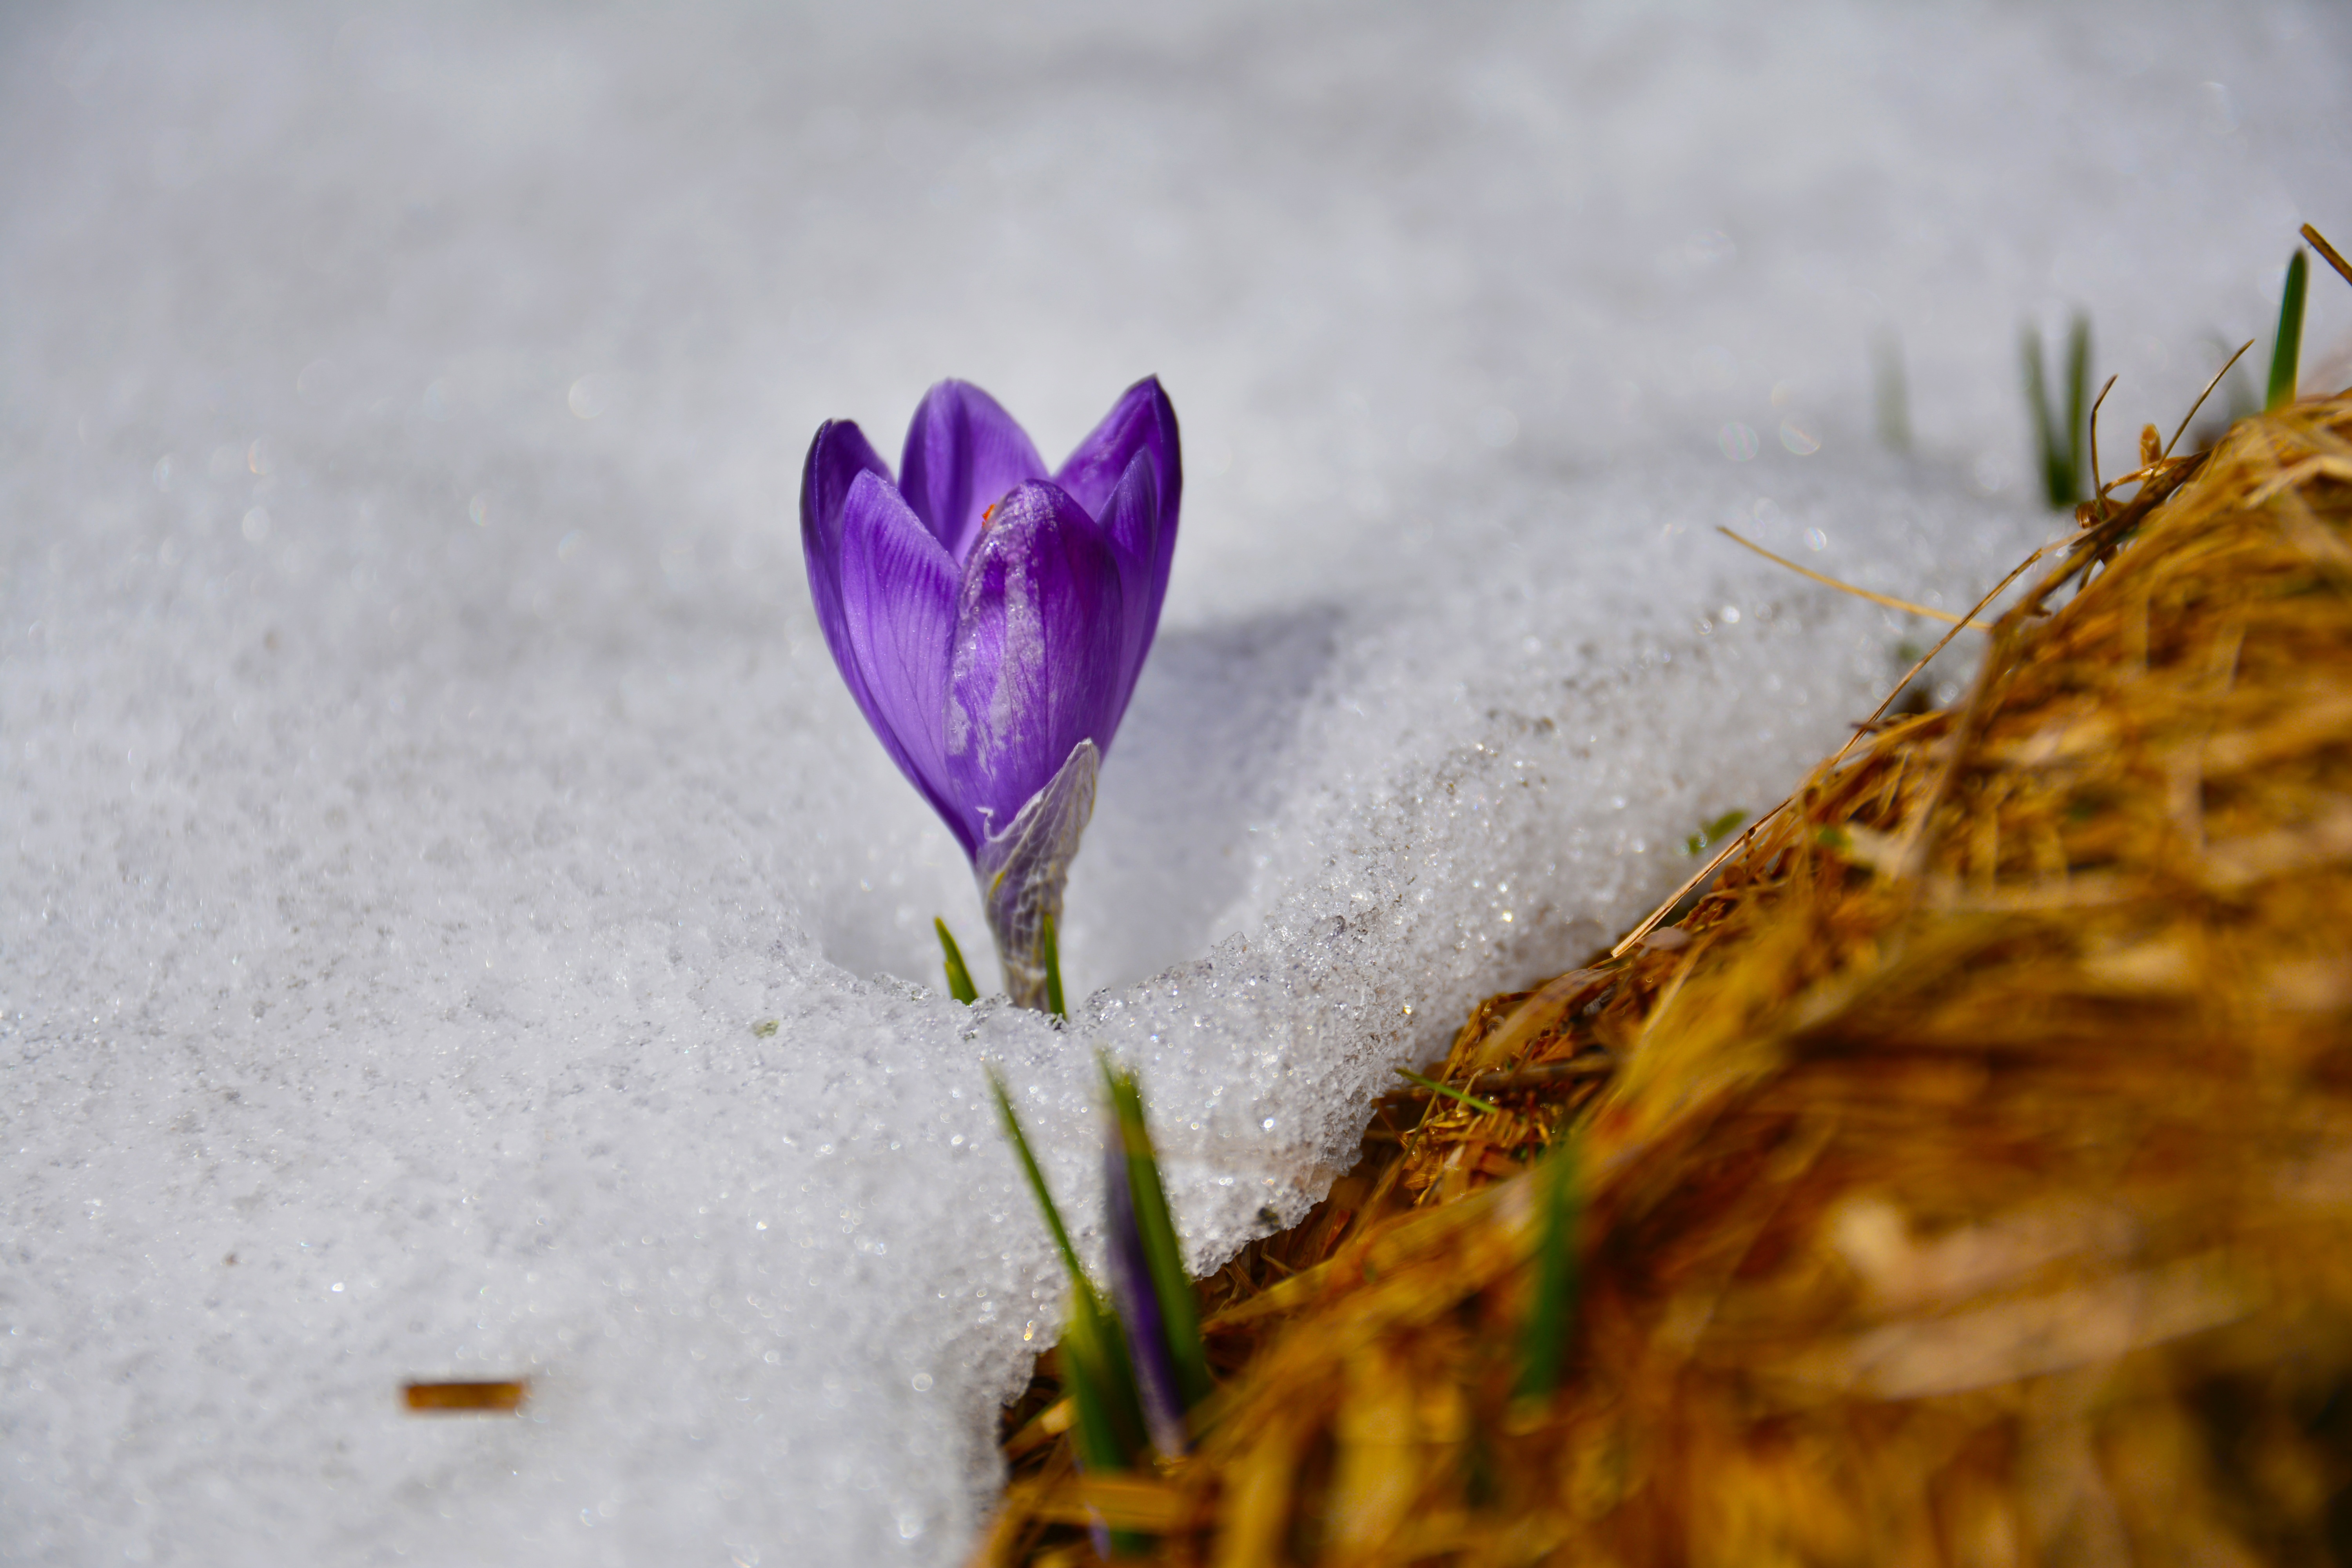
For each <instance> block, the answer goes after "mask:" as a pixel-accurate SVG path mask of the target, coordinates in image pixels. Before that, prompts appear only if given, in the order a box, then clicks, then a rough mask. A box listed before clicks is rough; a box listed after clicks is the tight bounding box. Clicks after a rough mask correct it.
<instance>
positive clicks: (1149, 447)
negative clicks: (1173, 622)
mask: <svg viewBox="0 0 2352 1568" xmlns="http://www.w3.org/2000/svg"><path fill="white" fill-rule="evenodd" d="M1138 452H1143V453H1147V454H1149V455H1150V458H1151V471H1152V474H1153V477H1154V478H1156V479H1158V480H1159V481H1160V508H1161V510H1162V511H1163V512H1164V513H1165V514H1166V519H1167V528H1168V531H1169V534H1170V538H1169V541H1168V542H1169V544H1170V545H1171V547H1173V545H1174V544H1175V538H1174V533H1175V521H1176V505H1177V502H1178V500H1181V497H1182V495H1183V491H1184V468H1183V458H1181V455H1180V448H1179V447H1178V444H1177V438H1176V410H1175V407H1174V405H1171V404H1170V403H1169V401H1168V395H1167V394H1166V393H1165V392H1162V391H1161V390H1160V378H1159V377H1158V376H1156V375H1147V376H1145V377H1144V378H1143V379H1142V380H1141V381H1139V382H1137V383H1136V384H1134V385H1133V386H1130V387H1129V388H1128V389H1127V390H1126V391H1125V392H1123V393H1121V394H1120V395H1119V399H1118V402H1117V403H1115V404H1113V405H1111V410H1110V412H1109V413H1108V414H1107V415H1105V416H1103V421H1102V423H1101V424H1099V425H1097V426H1095V427H1094V429H1093V430H1092V431H1090V432H1088V433H1087V438H1086V439H1085V440H1083V441H1081V442H1079V443H1078V445H1077V447H1076V450H1074V451H1073V452H1071V454H1070V456H1069V458H1068V460H1067V461H1066V462H1064V463H1063V465H1062V467H1061V469H1060V471H1059V472H1057V473H1055V476H1054V482H1055V484H1057V485H1059V486H1061V487H1062V488H1063V489H1066V490H1067V491H1069V493H1070V499H1071V500H1075V501H1076V502H1077V503H1078V504H1079V505H1080V506H1082V507H1084V508H1086V509H1087V516H1088V517H1100V516H1101V515H1102V514H1103V507H1104V505H1105V503H1107V502H1108V500H1110V492H1111V490H1112V489H1114V488H1116V487H1117V486H1118V482H1119V480H1121V479H1124V478H1126V477H1127V470H1128V466H1129V464H1131V463H1133V462H1134V461H1135V455H1136V454H1137V453H1138ZM1156 560H1157V558H1155V563H1156Z"/></svg>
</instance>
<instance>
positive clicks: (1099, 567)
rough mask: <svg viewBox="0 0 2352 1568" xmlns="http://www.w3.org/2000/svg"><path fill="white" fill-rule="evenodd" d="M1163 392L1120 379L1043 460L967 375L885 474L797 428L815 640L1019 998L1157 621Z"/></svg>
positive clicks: (830, 424)
mask: <svg viewBox="0 0 2352 1568" xmlns="http://www.w3.org/2000/svg"><path fill="white" fill-rule="evenodd" d="M1183 483H1184V479H1183V467H1182V462H1181V458H1180V456H1179V454H1178V449H1177V437H1176V411H1175V409H1174V408H1172V407H1171V406H1170V405H1169V402H1168V395H1167V394H1165V393H1164V392H1162V391H1160V382H1159V380H1158V378H1156V377H1149V376H1147V377H1146V378H1145V379H1143V380H1142V381H1139V382H1137V383H1136V384H1134V385H1133V386H1131V387H1129V388H1128V390H1127V392H1126V393H1125V394H1124V395H1121V397H1120V398H1119V400H1118V403H1117V404H1115V405H1113V406H1112V408H1111V411H1110V413H1109V414H1108V416H1106V417H1105V418H1104V419H1103V422H1102V423H1101V424H1099V425H1097V426H1095V428H1094V430H1093V432H1092V433H1091V434H1089V435H1088V436H1087V438H1086V439H1085V440H1083V441H1081V442H1079V443H1078V446H1077V449H1076V451H1074V452H1072V453H1071V454H1070V456H1069V458H1068V460H1067V461H1066V462H1064V463H1063V464H1062V466H1061V468H1058V469H1056V470H1055V471H1054V472H1053V473H1052V474H1051V475H1050V476H1049V475H1048V474H1047V472H1046V469H1045V463H1044V461H1043V460H1042V459H1040V458H1038V456H1037V448H1036V447H1035V446H1034V444H1033V443H1032V442H1031V441H1030V439H1029V437H1028V436H1027V435H1026V434H1025V433H1024V432H1023V430H1022V428H1021V426H1019V425H1017V424H1016V423H1014V422H1013V416H1011V415H1009V414H1007V413H1005V412H1004V410H1003V408H1002V407H1000V406H999V405H997V403H996V401H995V399H993V398H992V397H990V396H989V395H988V394H986V393H984V392H982V391H981V390H980V388H978V387H976V386H973V385H971V384H968V383H965V382H961V381H943V382H941V383H940V384H938V385H937V386H934V387H932V388H931V390H930V391H929V392H928V393H926V394H924V395H923V401H922V404H921V405H920V406H919V407H918V408H917V409H916V410H915V418H914V422H913V423H912V424H911V425H910V426H908V430H907V445H906V449H905V454H904V456H903V457H902V458H901V459H900V462H899V478H898V481H897V482H896V483H894V482H893V481H892V479H891V478H890V468H889V466H888V465H887V464H886V463H885V462H883V460H882V459H881V458H880V457H878V456H877V455H876V453H875V450H874V448H873V447H872V446H871V445H870V444H869V443H868V442H867V441H866V437H865V435H864V434H863V433H862V432H861V431H859V429H858V428H857V426H856V425H855V424H853V423H851V422H850V421H848V420H845V419H835V420H828V421H826V422H825V423H824V425H821V426H818V427H817V433H816V439H815V440H814V442H812V443H811V444H810V446H809V454H808V463H807V465H806V467H805V468H803V471H802V474H801V542H802V545H803V549H804V550H805V551H806V552H807V556H808V574H809V587H810V591H811V593H812V594H813V595H814V597H815V599H816V613H817V620H818V623H819V624H820V625H822V626H824V640H825V643H826V646H827V647H831V648H832V649H833V658H834V662H835V664H836V665H838V666H840V668H841V674H842V679H845V680H846V681H847V682H848V683H849V690H850V695H851V696H853V697H855V698H856V700H857V705H858V707H859V708H861V709H863V710H865V713H866V722H868V723H870V724H872V725H873V726H874V731H875V733H876V734H877V735H879V736H880V737H881V739H882V744H883V745H884V746H885V747H886V748H887V750H888V751H889V752H890V756H891V760H892V761H894V762H896V763H898V771H899V772H901V773H905V774H906V775H907V777H908V781H909V782H911V783H912V784H914V786H915V787H916V788H917V789H919V790H920V791H921V792H922V794H923V798H924V799H926V800H928V801H929V802H930V803H931V807H932V809H933V810H935V811H937V812H938V813H939V814H940V817H941V818H942V819H943V820H944V821H945V822H946V823H947V825H948V827H949V830H950V832H952V833H954V835H955V836H956V841H957V842H958V843H960V844H961V845H962V846H963V848H964V853H965V854H967V855H969V856H971V859H972V868H973V871H974V874H975V875H976V876H977V877H978V878H979V880H980V889H981V901H982V906H983V907H984V909H985V910H986V911H987V915H988V924H989V930H990V931H991V933H992V935H993V936H994V937H995V938H996V949H997V953H998V956H999V957H1001V958H1002V959H1003V963H1004V983H1005V989H1006V990H1007V991H1008V992H1010V993H1011V994H1012V996H1013V1001H1015V1002H1016V1003H1019V1004H1021V1005H1024V1006H1032V1007H1034V1006H1041V1005H1044V998H1045V966H1044V959H1043V953H1042V949H1041V945H1040V944H1041V939H1042V935H1043V931H1044V925H1045V920H1046V919H1047V918H1049V917H1050V918H1053V919H1055V921H1057V922H1058V920H1059V917H1060V914H1061V906H1062V889H1063V886H1064V884H1065V882H1066V879H1067V878H1068V876H1069V865H1070V858H1071V857H1073V856H1074V855H1076V853H1077V848H1078V838H1079V836H1080V835H1081V834H1082V833H1084V832H1085V830H1086V826H1087V818H1088V817H1089V816H1092V815H1093V812H1094V796H1095V779H1096V774H1097V771H1098V770H1099V768H1100V766H1101V763H1102V758H1103V755H1104V753H1106V752H1108V751H1109V749H1110V742H1111V737H1112V735H1113V734H1115V733H1116V732H1117V731H1118V721H1119V719H1120V717H1121V716H1122V715H1123V714H1124V713H1125V712H1126V711H1127V700H1128V698H1129V696H1130V695H1131V694H1132V693H1133V692H1134V690H1135V678H1136V676H1137V674H1138V673H1139V671H1140V670H1141V669H1142V668H1143V656H1144V655H1145V653H1146V652H1148V651H1149V650H1150V647H1151V636H1152V633H1153V632H1154V631H1156V630H1157V629H1158V628H1159V626H1160V600H1161V599H1162V598H1163V597H1164V596H1165V595H1166V594H1167V590H1168V566H1169V561H1170V557H1171V554H1172V553H1173V552H1174V550H1175V546H1176V510H1177V503H1178V501H1179V500H1180V499H1181V494H1182V490H1183Z"/></svg>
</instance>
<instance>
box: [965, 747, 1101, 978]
mask: <svg viewBox="0 0 2352 1568" xmlns="http://www.w3.org/2000/svg"><path fill="white" fill-rule="evenodd" d="M1101 772H1102V752H1100V751H1098V750H1097V749H1096V746H1095V743H1094V742H1092V741H1080V742H1078V743H1077V744H1076V745H1075V746H1073V747H1071V748H1070V755H1069V758H1068V760H1066V762H1064V763H1062V766H1061V770H1060V771H1059V772H1057V773H1055V775H1054V777H1053V781H1052V782H1051V783H1049V784H1046V786H1045V788H1044V789H1041V790H1039V791H1038V792H1037V793H1036V794H1035V795H1031V796H1030V797H1029V799H1028V801H1027V803H1026V804H1024V805H1023V806H1022V807H1021V809H1020V810H1019V811H1018V812H1016V813H1015V814H1014V815H1013V821H1012V822H1011V824H1009V825H1008V826H1006V827H1005V829H1004V831H1003V832H1002V833H992V834H991V835H989V836H988V837H986V838H984V839H982V840H981V844H980V848H979V851H978V853H976V854H975V855H974V856H973V857H972V870H973V873H974V875H975V876H977V878H978V879H979V881H980V902H981V907H982V909H983V910H987V912H988V930H989V933H990V934H991V935H992V936H993V937H995V938H996V956H997V957H998V958H999V959H1000V960H1002V961H1003V964H1004V990H1005V994H1007V995H1009V996H1011V997H1012V998H1013V1005H1016V1006H1021V1007H1043V1006H1045V921H1047V920H1048V919H1051V920H1052V921H1054V923H1055V925H1056V926H1057V927H1058V926H1059V925H1060V924H1061V920H1062V889H1063V888H1064V887H1065V886H1066V884H1067V883H1068V881H1069V879H1070V862H1071V860H1072V859H1074V858H1076V855H1077V853H1078V840H1079V838H1080V837H1082V836H1084V834H1085V833H1086V830H1087V822H1088V820H1089V819H1091V818H1092V817H1093V816H1094V814H1095V780H1096V778H1097V776H1098V775H1099V774H1100V773H1101Z"/></svg>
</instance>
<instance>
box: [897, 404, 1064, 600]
mask: <svg viewBox="0 0 2352 1568" xmlns="http://www.w3.org/2000/svg"><path fill="white" fill-rule="evenodd" d="M898 471H899V479H898V488H899V489H901V490H903V491H905V492H906V496H907V504H908V506H911V507H913V508H914V509H915V515H916V516H917V517H919V518H921V519H922V520H923V522H924V524H925V525H926V526H928V527H929V529H930V531H931V533H932V535H933V536H934V537H936V538H937V539H938V540H939V542H940V543H941V544H942V545H944V546H946V548H947V552H948V553H949V554H950V555H952V556H954V557H955V558H956V559H957V560H958V561H962V560H964V559H965V558H966V557H968V556H969V555H971V547H972V543H973V542H974V541H975V540H977V539H978V538H979V537H980V524H981V517H982V514H983V513H984V512H986V511H987V510H988V509H989V508H990V507H991V506H992V505H994V504H995V502H996V501H997V500H999V499H1000V498H1002V497H1003V494H1004V492H1005V491H1007V490H1009V489H1012V488H1013V486H1015V485H1017V484H1020V483H1021V482H1022V481H1023V480H1024V479H1044V478H1045V459H1044V458H1040V457H1038V456H1037V448H1036V447H1035V445H1034V444H1033V443H1032V442H1031V441H1030V439H1029V435H1028V432H1026V431H1024V430H1023V429H1022V428H1021V426H1019V425H1017V424H1015V423H1014V422H1013V416H1011V415H1010V414H1007V413H1006V412H1004V409H1003V405H1000V404H999V403H998V402H997V401H996V399H994V398H993V397H991V396H989V395H988V394H986V393H984V392H982V391H981V389H980V388H978V387H976V386H974V385H972V384H971V383H970V382H966V381H943V382H941V383H940V384H938V385H937V386H934V387H933V388H931V389H930V391H929V392H927V393H925V394H924V395H923V401H922V402H921V404H919V405H918V406H917V407H916V409H915V418H914V422H913V423H912V424H910V425H909V426H907V449H906V455H905V456H904V457H903V458H900V459H899V463H898Z"/></svg>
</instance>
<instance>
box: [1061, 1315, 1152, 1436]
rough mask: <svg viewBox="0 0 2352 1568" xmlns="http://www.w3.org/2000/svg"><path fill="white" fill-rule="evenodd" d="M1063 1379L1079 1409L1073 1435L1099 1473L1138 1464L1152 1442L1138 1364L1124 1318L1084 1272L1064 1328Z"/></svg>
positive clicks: (1074, 1404)
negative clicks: (1130, 1352) (1121, 1319)
mask: <svg viewBox="0 0 2352 1568" xmlns="http://www.w3.org/2000/svg"><path fill="white" fill-rule="evenodd" d="M1062 1381H1063V1383H1064V1384H1065V1385H1066V1386H1067V1387H1068V1389H1069V1391H1070V1403H1071V1405H1073V1406H1075V1407H1076V1415H1077V1419H1076V1421H1075V1422H1073V1423H1072V1427H1073V1433H1072V1436H1073V1438H1074V1440H1075V1441H1076V1444H1077V1449H1078V1458H1079V1460H1080V1462H1081V1463H1083V1464H1084V1465H1085V1466H1086V1468H1087V1469H1089V1470H1093V1471H1096V1472H1097V1473H1099V1472H1101V1471H1105V1470H1125V1469H1130V1468H1134V1465H1135V1462H1136V1460H1137V1459H1138V1458H1140V1457H1141V1455H1142V1454H1143V1451H1144V1448H1145V1447H1146V1443H1147V1439H1146V1438H1145V1436H1144V1426H1143V1404H1142V1401H1141V1400H1140V1399H1139V1398H1138V1397H1137V1395H1136V1390H1135V1369H1134V1367H1133V1366H1132V1365H1130V1364H1129V1362H1128V1359H1127V1342H1126V1335H1125V1334H1124V1333H1122V1332H1121V1331H1120V1329H1119V1326H1118V1319H1117V1318H1116V1317H1114V1316H1113V1315H1112V1314H1111V1313H1110V1312H1109V1311H1108V1310H1107V1309H1106V1308H1105V1307H1104V1306H1103V1303H1102V1298H1101V1297H1099V1296H1097V1295H1096V1294H1095V1289H1094V1287H1093V1286H1092V1285H1090V1284H1088V1283H1087V1280H1086V1279H1084V1278H1083V1277H1081V1278H1080V1279H1078V1281H1077V1283H1076V1284H1075V1285H1073V1286H1072V1287H1071V1289H1070V1316H1069V1321H1068V1322H1066V1324H1064V1325H1063V1328H1062Z"/></svg>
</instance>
